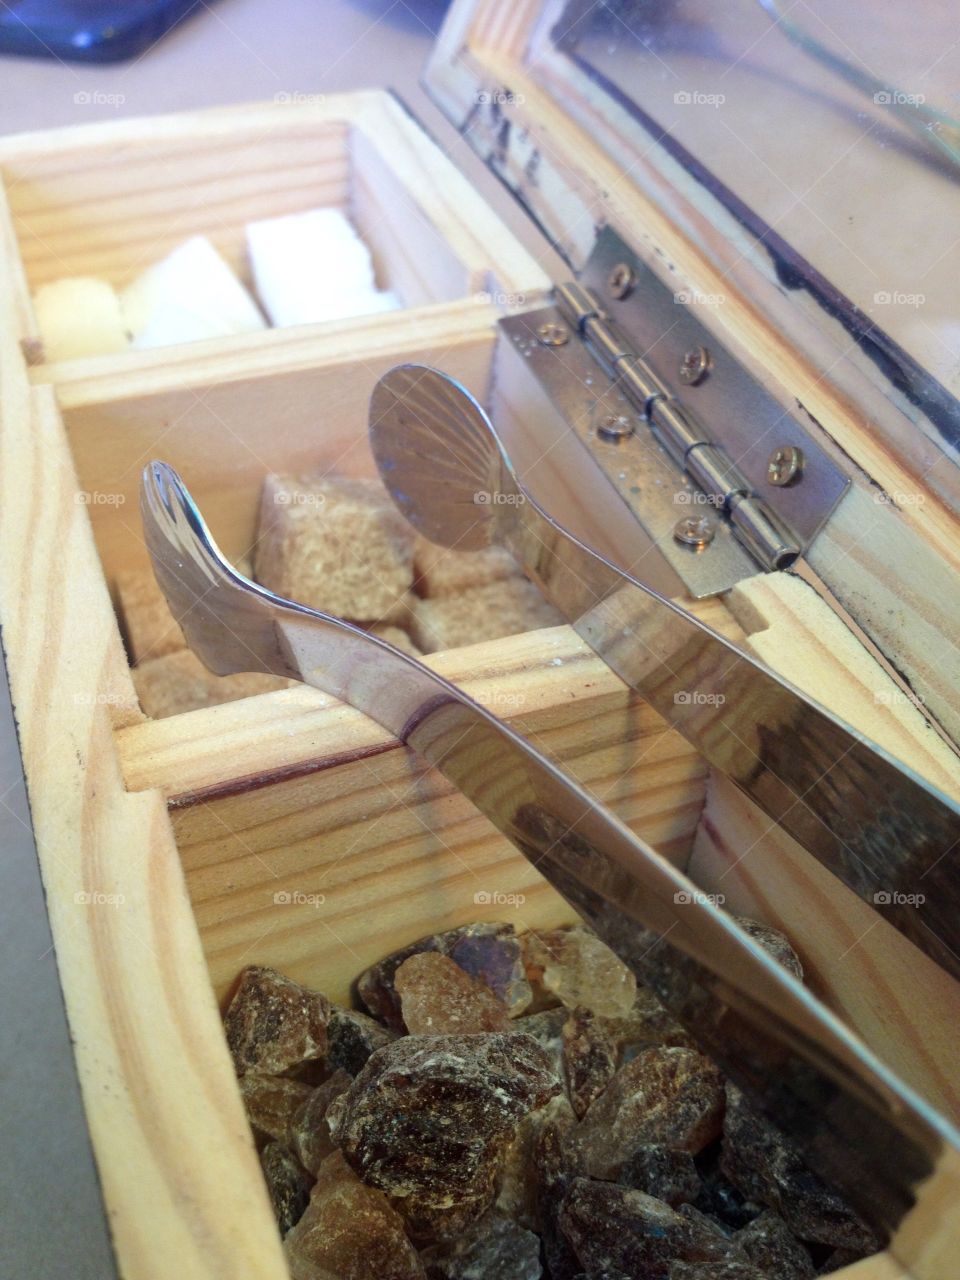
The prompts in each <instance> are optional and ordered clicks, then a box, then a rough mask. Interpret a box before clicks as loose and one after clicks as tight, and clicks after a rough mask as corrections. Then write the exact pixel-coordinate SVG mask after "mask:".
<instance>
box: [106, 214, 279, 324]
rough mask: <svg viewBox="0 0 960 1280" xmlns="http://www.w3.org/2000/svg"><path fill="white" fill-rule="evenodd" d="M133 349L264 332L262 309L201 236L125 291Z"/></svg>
mask: <svg viewBox="0 0 960 1280" xmlns="http://www.w3.org/2000/svg"><path fill="white" fill-rule="evenodd" d="M120 305H121V307H122V309H123V315H124V318H125V320H126V324H127V327H128V329H129V330H130V332H131V334H132V336H133V345H134V346H135V347H157V346H167V345H170V344H173V343H177V342H192V341H195V340H196V339H198V338H218V337H225V336H227V335H229V334H233V333H251V332H253V331H254V330H256V329H264V328H266V323H265V321H264V318H263V316H262V315H261V313H260V309H259V308H258V307H257V304H256V303H255V302H254V300H253V298H252V297H251V296H250V294H249V293H248V291H247V290H246V289H245V288H244V286H243V284H242V283H241V282H240V281H239V280H238V279H237V277H236V276H235V275H234V273H233V271H231V269H230V267H229V266H228V265H227V263H226V262H225V261H224V259H223V258H222V257H221V256H220V254H219V253H218V252H217V250H216V249H215V248H214V247H213V245H212V244H211V243H210V241H209V240H207V239H206V237H205V236H194V237H193V238H192V239H191V240H187V241H186V242H185V243H184V244H182V245H180V247H179V248H177V249H174V251H173V253H171V254H168V256H167V257H166V258H164V259H163V260H162V261H161V262H158V263H155V264H154V266H152V267H149V268H148V269H147V270H146V271H144V272H143V274H142V275H140V276H138V277H137V279H136V280H134V282H133V283H132V284H131V285H128V287H127V288H126V289H125V290H124V291H123V293H122V294H121V297H120Z"/></svg>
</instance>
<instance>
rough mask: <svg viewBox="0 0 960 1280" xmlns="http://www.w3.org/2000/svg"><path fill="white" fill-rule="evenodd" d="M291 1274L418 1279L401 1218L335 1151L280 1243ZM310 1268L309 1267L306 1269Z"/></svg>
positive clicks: (345, 1278)
mask: <svg viewBox="0 0 960 1280" xmlns="http://www.w3.org/2000/svg"><path fill="white" fill-rule="evenodd" d="M285 1249H286V1254H287V1258H288V1259H289V1261H290V1264H291V1274H293V1275H295V1276H318V1277H327V1276H331V1277H332V1276H339V1277H341V1278H342V1280H366V1278H367V1277H373V1276H377V1277H381V1276H382V1277H383V1280H424V1278H425V1276H426V1272H425V1271H424V1268H423V1264H422V1263H421V1261H420V1259H419V1257H418V1256H417V1251H416V1250H415V1249H414V1247H413V1245H412V1244H411V1243H410V1241H409V1240H408V1239H407V1236H406V1232H405V1231H404V1229H403V1219H402V1218H401V1217H400V1215H399V1214H398V1213H397V1211H396V1209H394V1208H393V1207H392V1205H391V1204H390V1201H389V1200H388V1199H387V1197H386V1196H385V1195H384V1194H383V1192H382V1191H378V1190H377V1189H376V1188H375V1187H370V1186H365V1185H364V1184H363V1183H362V1182H361V1181H360V1179H359V1178H358V1177H357V1175H356V1174H355V1173H354V1172H353V1170H352V1169H351V1168H350V1167H349V1165H348V1164H347V1163H346V1162H345V1160H344V1158H343V1156H342V1155H341V1154H340V1152H339V1151H335V1152H333V1154H331V1155H330V1156H328V1157H327V1159H326V1160H325V1161H324V1163H323V1165H322V1166H321V1167H320V1169H319V1170H318V1172H317V1181H316V1185H315V1186H314V1188H313V1192H312V1194H311V1196H310V1203H309V1205H308V1206H307V1209H306V1212H305V1213H304V1214H303V1216H302V1217H301V1218H300V1220H299V1222H297V1224H296V1225H295V1226H294V1227H293V1228H292V1229H291V1230H290V1232H289V1233H288V1234H287V1237H286V1241H285ZM310 1268H313V1269H310Z"/></svg>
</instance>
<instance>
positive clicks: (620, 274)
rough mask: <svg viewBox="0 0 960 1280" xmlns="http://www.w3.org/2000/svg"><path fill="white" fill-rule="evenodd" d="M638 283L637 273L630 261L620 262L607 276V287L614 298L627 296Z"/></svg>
mask: <svg viewBox="0 0 960 1280" xmlns="http://www.w3.org/2000/svg"><path fill="white" fill-rule="evenodd" d="M636 283H637V274H636V272H635V271H634V269H633V267H631V266H630V264H629V262H618V263H617V265H616V266H615V267H614V268H613V270H612V271H611V272H610V274H609V275H608V276H607V288H608V289H609V290H610V294H611V296H612V297H614V298H625V297H626V296H627V294H628V293H632V292H633V286H634V285H635V284H636Z"/></svg>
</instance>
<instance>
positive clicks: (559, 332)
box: [537, 320, 570, 347]
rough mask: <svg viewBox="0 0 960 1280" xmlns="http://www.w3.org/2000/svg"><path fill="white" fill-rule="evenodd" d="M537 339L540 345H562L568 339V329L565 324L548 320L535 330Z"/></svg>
mask: <svg viewBox="0 0 960 1280" xmlns="http://www.w3.org/2000/svg"><path fill="white" fill-rule="evenodd" d="M537 341H538V342H539V343H540V345H541V346H542V347H562V346H563V345H564V343H567V342H569V341H570V330H569V329H567V328H566V326H565V325H562V324H557V323H556V322H555V321H553V320H550V321H548V323H547V324H542V325H541V326H540V328H539V329H538V330H537Z"/></svg>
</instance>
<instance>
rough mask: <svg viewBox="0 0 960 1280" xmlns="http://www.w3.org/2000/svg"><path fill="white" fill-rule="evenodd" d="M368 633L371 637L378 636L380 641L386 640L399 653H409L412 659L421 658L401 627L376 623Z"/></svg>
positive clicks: (418, 651)
mask: <svg viewBox="0 0 960 1280" xmlns="http://www.w3.org/2000/svg"><path fill="white" fill-rule="evenodd" d="M370 632H371V634H372V635H375V636H379V637H380V639H381V640H386V642H387V644H392V645H393V647H394V648H395V649H399V650H400V651H401V653H409V654H410V656H411V657H413V658H421V657H422V656H423V654H422V653H421V652H420V650H419V649H418V648H417V646H416V645H415V644H414V643H413V641H412V640H411V639H410V637H409V635H407V633H406V631H404V629H403V628H402V627H395V626H391V625H384V624H383V623H377V625H376V626H374V627H371V628H370Z"/></svg>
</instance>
